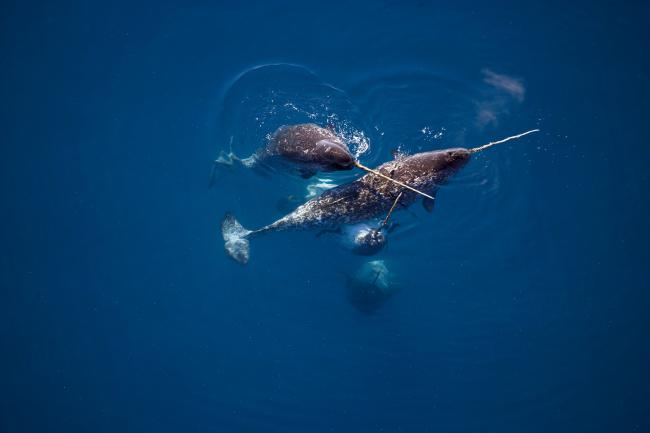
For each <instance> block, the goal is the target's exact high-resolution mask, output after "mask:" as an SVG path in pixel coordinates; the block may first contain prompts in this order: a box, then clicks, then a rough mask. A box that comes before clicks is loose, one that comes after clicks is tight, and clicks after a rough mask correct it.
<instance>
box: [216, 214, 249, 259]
mask: <svg viewBox="0 0 650 433" xmlns="http://www.w3.org/2000/svg"><path fill="white" fill-rule="evenodd" d="M251 233H253V231H252V230H247V229H245V228H244V226H242V225H241V224H240V223H239V221H237V220H236V219H235V217H234V216H233V215H232V214H231V213H226V214H225V215H224V217H223V220H222V221H221V235H222V236H223V241H224V248H225V249H226V254H228V256H229V257H230V258H232V259H233V260H234V261H236V262H237V263H241V264H242V265H245V264H246V263H248V259H249V257H250V242H249V241H248V235H250V234H251Z"/></svg>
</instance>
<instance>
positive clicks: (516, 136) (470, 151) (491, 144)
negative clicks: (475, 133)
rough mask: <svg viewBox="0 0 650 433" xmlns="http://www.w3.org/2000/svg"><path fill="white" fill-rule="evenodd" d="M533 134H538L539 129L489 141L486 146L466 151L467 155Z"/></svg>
mask: <svg viewBox="0 0 650 433" xmlns="http://www.w3.org/2000/svg"><path fill="white" fill-rule="evenodd" d="M533 132H539V129H531V130H530V131H526V132H522V133H521V134H517V135H512V136H510V137H506V138H504V139H502V140H497V141H491V142H489V143H488V144H484V145H483V146H479V147H473V148H471V149H468V150H469V153H477V152H480V151H482V150H485V149H487V148H488V147H492V146H494V145H495V144H501V143H505V142H506V141H510V140H515V139H517V138H520V137H523V136H524V135H528V134H532V133H533Z"/></svg>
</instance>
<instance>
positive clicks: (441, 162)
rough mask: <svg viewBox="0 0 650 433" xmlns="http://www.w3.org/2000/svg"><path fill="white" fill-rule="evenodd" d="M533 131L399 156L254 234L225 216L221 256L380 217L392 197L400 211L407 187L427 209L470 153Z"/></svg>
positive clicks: (410, 199) (238, 257)
mask: <svg viewBox="0 0 650 433" xmlns="http://www.w3.org/2000/svg"><path fill="white" fill-rule="evenodd" d="M536 131H538V130H537V129H534V130H531V131H527V132H524V133H522V134H518V135H515V136H512V137H508V138H505V139H503V140H499V141H494V142H491V143H488V144H485V145H483V146H479V147H475V148H471V149H465V148H453V149H444V150H436V151H430V152H422V153H416V154H414V155H410V156H401V157H399V158H397V159H395V160H393V161H389V162H386V163H384V164H382V165H380V166H379V167H377V168H376V169H375V172H378V173H368V174H366V175H364V176H362V177H361V178H359V179H357V180H355V181H353V182H349V183H346V184H343V185H340V186H338V187H335V188H332V189H330V190H328V191H325V192H324V193H323V194H321V195H320V196H319V197H316V198H314V199H312V200H309V201H308V202H306V203H304V204H302V205H301V206H298V208H297V209H296V210H294V211H293V212H291V213H289V214H288V215H285V216H284V217H282V218H280V219H279V220H277V221H275V222H273V223H271V224H269V225H267V226H264V227H262V228H260V229H257V230H248V229H246V228H244V227H243V226H242V225H241V224H240V223H239V222H238V221H237V220H236V219H235V217H234V216H233V215H231V214H229V213H227V214H226V215H225V216H224V218H223V221H222V223H221V233H222V236H223V240H224V243H225V244H224V246H225V249H226V253H227V254H228V255H229V256H230V257H231V258H233V259H234V260H235V261H237V262H239V263H242V264H245V263H247V262H248V260H249V257H250V243H249V239H251V238H252V237H255V236H259V235H262V234H267V233H271V232H275V231H282V230H305V229H315V228H317V229H336V228H338V227H340V226H342V225H346V224H355V223H359V222H362V221H367V220H370V219H373V218H377V217H378V216H380V215H386V214H387V213H388V212H389V211H390V210H391V207H393V205H394V203H395V202H396V200H397V199H398V198H399V203H400V205H401V206H402V207H408V206H410V205H412V204H413V203H414V202H415V201H416V200H417V199H418V198H419V196H418V194H417V193H416V192H413V190H412V189H417V190H419V191H423V192H424V193H425V194H427V196H428V197H430V198H425V199H424V200H423V204H424V207H425V208H426V209H432V208H433V197H435V193H436V192H437V190H438V187H439V186H440V185H442V184H444V183H445V182H446V181H447V180H449V178H450V177H451V176H452V175H453V174H454V173H456V172H457V171H458V170H460V169H461V168H462V167H464V166H465V164H467V162H468V161H469V159H470V157H471V155H472V154H474V153H477V152H479V151H481V150H484V149H487V148H488V147H491V146H493V145H495V144H499V143H503V142H505V141H508V140H511V139H514V138H519V137H522V136H524V135H527V134H530V133H532V132H536ZM387 178H390V179H393V181H390V180H388V179H387ZM396 182H397V183H396ZM398 183H399V184H398ZM400 184H401V185H400ZM400 194H401V197H400Z"/></svg>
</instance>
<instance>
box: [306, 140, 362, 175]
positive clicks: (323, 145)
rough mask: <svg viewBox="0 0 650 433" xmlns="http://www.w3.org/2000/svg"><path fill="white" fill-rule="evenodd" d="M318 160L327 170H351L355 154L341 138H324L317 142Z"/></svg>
mask: <svg viewBox="0 0 650 433" xmlns="http://www.w3.org/2000/svg"><path fill="white" fill-rule="evenodd" d="M316 152H317V154H318V161H319V163H320V164H321V165H322V166H323V169H324V170H326V171H337V170H351V169H352V168H353V167H354V162H355V159H354V156H353V155H352V153H350V149H348V146H347V145H346V144H345V143H343V142H342V141H339V140H332V139H323V140H320V141H318V142H317V143H316Z"/></svg>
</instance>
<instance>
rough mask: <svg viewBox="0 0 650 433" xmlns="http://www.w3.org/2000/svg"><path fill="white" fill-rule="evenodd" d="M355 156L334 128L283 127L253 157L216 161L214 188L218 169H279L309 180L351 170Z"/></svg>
mask: <svg viewBox="0 0 650 433" xmlns="http://www.w3.org/2000/svg"><path fill="white" fill-rule="evenodd" d="M355 162H356V160H355V158H354V155H352V153H351V152H350V149H349V147H348V145H347V144H346V143H345V141H344V140H343V139H342V138H341V137H340V136H339V135H337V134H336V133H335V132H334V131H333V130H332V128H330V127H328V128H323V127H321V126H318V125H316V124H314V123H301V124H297V125H285V126H281V127H279V128H278V129H277V130H276V131H275V132H274V133H273V134H271V136H270V137H269V140H268V143H267V144H266V145H265V146H263V147H261V148H259V149H257V150H256V151H255V152H254V153H253V154H252V155H251V156H249V157H246V158H240V157H238V156H237V155H235V154H234V153H233V152H232V149H231V150H230V152H229V153H227V154H226V153H225V152H222V153H221V154H220V155H219V157H218V158H217V159H216V160H215V161H214V166H213V170H212V173H211V175H210V184H211V185H212V183H213V182H214V174H215V170H216V167H217V166H218V165H227V166H229V165H234V164H235V163H240V164H241V165H243V166H244V167H246V168H251V169H259V170H264V169H267V168H270V167H279V168H283V169H288V170H290V171H295V172H297V173H298V174H299V175H300V176H301V177H303V178H305V179H308V178H310V177H312V176H313V175H314V174H316V173H317V172H321V171H323V172H328V171H342V170H351V169H353V168H354V166H355Z"/></svg>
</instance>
